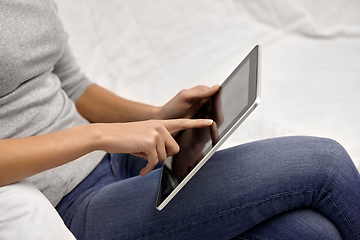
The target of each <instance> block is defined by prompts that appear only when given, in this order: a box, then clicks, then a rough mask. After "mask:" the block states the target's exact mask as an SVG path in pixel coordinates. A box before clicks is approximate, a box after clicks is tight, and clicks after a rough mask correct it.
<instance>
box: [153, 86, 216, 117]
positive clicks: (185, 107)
mask: <svg viewBox="0 0 360 240" xmlns="http://www.w3.org/2000/svg"><path fill="white" fill-rule="evenodd" d="M218 90H219V85H215V86H213V87H211V88H210V87H207V86H202V85H201V86H196V87H193V88H190V89H184V90H181V91H180V92H179V93H178V94H177V95H176V96H175V97H174V98H172V99H171V100H170V101H169V102H167V103H166V104H165V105H164V106H162V107H161V108H160V109H159V111H158V113H157V117H156V118H157V119H176V118H192V117H193V116H194V114H195V113H196V112H197V111H198V110H199V109H200V108H201V106H202V105H203V104H204V103H205V102H206V100H207V99H208V98H210V97H211V96H212V95H214V94H215V93H216V92H217V91H218Z"/></svg>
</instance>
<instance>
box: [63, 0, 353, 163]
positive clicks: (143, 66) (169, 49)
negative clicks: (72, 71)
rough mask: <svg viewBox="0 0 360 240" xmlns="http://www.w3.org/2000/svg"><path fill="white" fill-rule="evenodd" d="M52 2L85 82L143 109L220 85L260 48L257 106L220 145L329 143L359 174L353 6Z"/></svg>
mask: <svg viewBox="0 0 360 240" xmlns="http://www.w3.org/2000/svg"><path fill="white" fill-rule="evenodd" d="M56 2H57V4H58V7H59V12H60V15H61V17H62V19H63V21H64V24H65V27H66V29H67V31H68V32H69V36H70V38H69V41H70V44H71V46H72V47H73V50H74V52H75V55H76V56H77V58H78V60H79V63H80V65H81V66H82V67H83V69H84V71H85V72H86V73H87V75H88V76H89V77H90V79H91V80H93V81H94V82H96V83H98V84H99V85H102V86H104V87H106V88H108V89H110V90H113V91H114V92H116V93H117V94H120V95H121V96H123V97H127V98H129V99H132V100H137V101H143V102H147V103H151V104H156V105H161V104H163V103H165V102H166V101H167V100H168V99H170V98H171V97H172V96H173V95H175V94H176V93H177V92H178V91H179V90H180V89H182V88H188V87H192V86H194V85H197V84H206V85H213V84H216V83H221V82H222V81H223V80H224V79H225V78H226V77H227V76H228V75H229V74H230V72H231V71H232V70H233V68H234V67H235V66H236V65H237V64H238V63H239V61H241V60H242V59H243V57H244V56H245V55H246V54H247V53H248V52H249V51H250V50H251V48H252V47H253V46H254V45H256V44H260V45H262V47H263V61H262V100H261V103H260V105H259V107H258V108H257V109H256V110H255V112H254V113H253V114H252V115H251V116H250V117H249V118H248V119H247V120H246V121H245V122H244V124H243V125H242V126H240V128H239V129H238V130H237V131H236V132H235V134H234V135H233V136H232V137H231V138H230V139H229V141H227V142H226V143H225V145H224V147H229V146H232V145H235V144H240V143H245V142H249V141H253V140H259V139H264V138H269V137H277V136H285V135H314V136H323V137H330V138H333V139H335V140H337V141H338V142H340V143H341V144H342V145H343V146H344V147H345V148H346V149H347V150H348V152H349V154H350V156H351V157H352V158H353V160H354V162H355V163H356V165H357V167H360V93H359V92H360V1H358V0H342V1H338V0H317V1H313V0H298V1H285V0H251V1H244V0H221V1H220V0H196V1H193V0H177V1H175V0H153V1H147V0H131V1H123V0H107V1H103V0H56Z"/></svg>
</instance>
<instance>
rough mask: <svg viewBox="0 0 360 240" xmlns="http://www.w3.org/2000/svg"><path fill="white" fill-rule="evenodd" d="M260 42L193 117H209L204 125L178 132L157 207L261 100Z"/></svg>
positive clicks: (181, 186) (199, 166) (160, 189)
mask: <svg viewBox="0 0 360 240" xmlns="http://www.w3.org/2000/svg"><path fill="white" fill-rule="evenodd" d="M259 64H260V46H259V45H257V46H255V47H254V48H253V49H252V50H251V52H250V53H249V54H248V55H247V56H246V57H245V59H244V60H243V61H242V62H241V63H240V64H239V65H238V66H237V67H236V68H235V70H234V71H233V72H232V73H231V74H230V75H229V77H228V78H227V79H226V80H225V81H224V82H223V83H222V84H221V86H220V88H219V90H218V92H217V93H215V94H214V96H212V97H211V98H210V99H209V100H208V101H207V102H206V103H205V104H204V105H203V106H202V107H201V108H200V109H199V111H198V112H197V113H196V114H195V116H194V117H193V118H209V119H213V120H214V123H213V124H212V125H211V126H209V127H205V128H194V129H186V130H183V131H181V132H179V133H178V134H177V135H176V138H175V140H176V141H177V143H178V144H179V146H180V151H179V152H178V153H177V154H176V155H173V156H171V157H168V158H167V159H166V160H165V162H164V164H163V167H162V174H161V178H160V183H159V189H158V195H157V200H156V208H157V209H158V210H162V209H163V208H164V207H165V206H166V205H167V204H168V203H169V202H170V200H171V199H172V198H174V197H175V195H176V194H177V193H178V192H179V191H180V189H181V188H183V187H184V186H185V184H186V183H187V182H188V181H189V180H190V179H191V178H192V177H193V176H194V175H195V173H196V172H197V171H198V170H199V169H200V168H201V167H202V166H203V165H204V164H205V163H206V162H207V161H208V160H209V159H210V157H211V156H212V155H213V154H214V153H215V151H216V150H217V149H218V148H219V147H220V146H221V144H223V143H224V142H225V141H226V139H227V138H228V137H229V136H230V135H231V134H232V133H233V132H234V131H235V129H236V128H238V127H239V125H240V124H241V123H242V122H243V121H244V120H245V119H246V118H247V117H248V116H249V114H250V113H251V112H252V111H253V110H254V109H255V108H256V106H257V105H258V103H259V101H260V79H259V78H260V76H259V75H260V74H259V72H260V66H259Z"/></svg>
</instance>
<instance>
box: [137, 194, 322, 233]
mask: <svg viewBox="0 0 360 240" xmlns="http://www.w3.org/2000/svg"><path fill="white" fill-rule="evenodd" d="M314 191H316V190H311V191H310V190H298V191H294V192H286V193H279V194H276V195H273V196H271V197H267V198H264V199H263V200H261V201H257V202H252V203H248V204H246V205H242V206H239V207H233V208H231V209H229V210H226V211H223V212H221V213H218V214H216V215H214V216H211V217H209V218H206V219H203V220H199V221H195V222H191V223H187V224H183V225H182V226H180V227H177V228H174V229H172V230H168V231H166V232H163V233H157V234H154V235H152V236H147V237H144V238H142V239H151V238H154V237H160V236H161V235H165V234H168V233H171V232H174V231H178V230H180V229H183V228H186V227H189V226H192V225H196V224H199V223H203V222H206V221H210V220H212V219H214V218H218V217H221V216H224V215H227V214H230V213H233V212H235V211H238V210H241V209H244V208H246V207H250V206H253V205H257V204H260V203H263V202H266V201H269V200H273V199H276V198H280V197H284V196H288V195H292V194H298V193H304V192H314ZM245 231H246V230H245ZM239 234H241V233H239Z"/></svg>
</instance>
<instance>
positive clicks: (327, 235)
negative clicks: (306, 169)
mask: <svg viewBox="0 0 360 240" xmlns="http://www.w3.org/2000/svg"><path fill="white" fill-rule="evenodd" d="M235 239H244V240H245V239H251V240H257V239H259V240H260V239H261V240H268V239H269V240H275V239H277V240H282V239H284V240H288V239H292V240H295V239H318V240H329V239H331V240H342V237H341V234H340V232H339V230H338V229H337V227H336V226H335V225H334V223H333V222H331V221H330V220H329V219H327V218H326V217H325V216H324V215H322V214H321V213H320V212H319V211H317V210H316V209H313V208H309V207H304V208H299V209H295V210H291V211H287V212H284V213H280V214H278V215H276V216H274V217H272V218H270V219H268V220H266V221H264V222H262V223H260V224H258V225H256V226H255V227H253V228H251V229H249V230H248V231H246V232H245V233H242V234H241V235H239V236H237V237H235V238H233V240H235Z"/></svg>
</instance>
